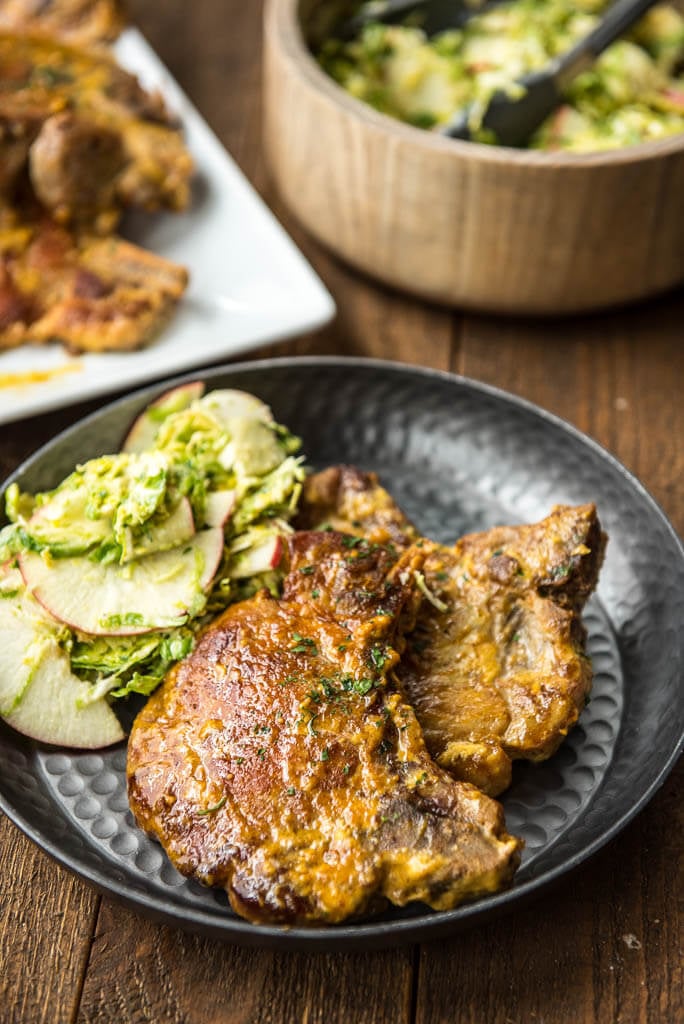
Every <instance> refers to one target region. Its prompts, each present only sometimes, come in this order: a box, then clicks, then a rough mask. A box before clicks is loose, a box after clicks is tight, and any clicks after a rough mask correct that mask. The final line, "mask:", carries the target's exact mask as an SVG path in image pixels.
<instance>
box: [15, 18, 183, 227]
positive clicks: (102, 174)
mask: <svg viewBox="0 0 684 1024" xmlns="http://www.w3.org/2000/svg"><path fill="white" fill-rule="evenodd" d="M55 119H57V120H55ZM0 129H1V130H0V164H1V165H3V166H5V165H9V164H10V160H11V168H12V171H13V175H14V177H11V176H10V174H9V173H8V172H4V173H3V174H1V175H0V181H2V183H3V186H4V188H5V190H7V189H8V188H11V187H14V185H15V184H16V182H17V180H18V175H19V174H20V173H21V172H23V170H24V164H23V163H22V162H21V161H20V160H19V155H20V153H21V146H22V145H23V148H24V150H25V162H26V163H27V170H28V172H29V174H30V178H31V183H32V185H33V189H34V192H35V195H36V197H37V198H38V199H39V200H40V201H41V203H42V204H43V205H44V206H45V208H46V209H48V210H49V211H50V212H51V213H52V215H53V217H55V218H57V219H58V220H61V221H63V222H65V223H66V222H78V223H88V224H89V225H90V226H91V229H93V228H94V229H97V230H98V231H100V232H107V231H109V230H111V228H112V227H113V226H114V225H115V223H116V220H117V219H118V217H119V215H120V213H121V210H122V209H124V208H125V207H129V206H140V207H144V208H145V209H147V210H157V209H162V208H164V209H172V210H182V209H185V207H186V206H187V205H188V202H189V199H190V178H191V175H192V169H193V164H192V158H191V157H190V154H189V153H188V151H187V149H186V148H185V145H184V143H183V140H182V137H181V133H180V130H179V128H178V125H177V124H175V123H174V122H173V121H172V118H171V116H170V114H169V112H168V111H167V109H166V107H165V105H164V103H163V101H162V99H161V97H160V96H159V95H158V94H150V93H148V92H146V91H145V90H144V89H143V88H142V86H141V85H140V84H139V82H138V81H137V79H136V78H135V77H134V76H133V75H131V74H129V73H128V72H127V71H124V70H123V68H120V67H119V66H118V65H117V64H116V62H115V61H114V59H113V57H111V56H110V55H109V54H108V53H106V52H99V51H98V52H93V51H91V50H88V49H83V48H79V47H75V46H70V45H66V44H65V43H63V42H61V41H59V40H56V39H52V38H50V37H48V36H41V35H25V34H22V33H19V32H9V31H2V30H0ZM91 178H92V180H91ZM94 199H97V200H98V201H99V203H100V206H99V207H98V208H96V209H93V202H94ZM82 200H83V201H82Z"/></svg>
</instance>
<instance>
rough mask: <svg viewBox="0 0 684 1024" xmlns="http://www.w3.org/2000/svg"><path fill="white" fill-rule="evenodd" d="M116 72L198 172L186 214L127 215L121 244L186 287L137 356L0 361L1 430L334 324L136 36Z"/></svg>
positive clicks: (288, 248)
mask: <svg viewBox="0 0 684 1024" xmlns="http://www.w3.org/2000/svg"><path fill="white" fill-rule="evenodd" d="M115 50H116V55H117V58H118V60H119V62H120V63H121V64H122V65H123V66H124V67H126V68H127V69H129V70H130V71H132V72H133V73H134V74H136V75H137V76H138V77H139V79H140V80H141V82H142V83H143V85H145V86H146V87H148V88H152V89H155V88H157V89H159V90H160V91H161V92H162V94H163V96H164V97H165V99H166V101H167V102H168V105H169V107H170V108H171V110H172V111H174V112H175V113H177V114H178V115H179V116H180V118H181V120H182V122H183V127H184V131H185V138H186V142H187V145H188V148H189V150H190V152H191V154H192V157H193V159H194V161H195V165H196V169H197V180H196V187H195V189H194V195H193V202H192V204H191V207H190V208H189V210H188V211H187V212H186V213H183V214H170V213H169V214H165V213H161V214H158V215H155V216H154V217H152V216H146V215H139V216H138V215H136V216H131V217H129V218H127V219H126V220H125V222H124V225H123V229H122V234H123V235H125V237H127V238H129V239H130V240H131V241H133V242H137V243H139V244H140V245H143V246H144V247H145V248H148V249H150V250H152V251H153V252H156V253H159V254H161V255H162V256H165V257H167V258H169V259H171V260H174V261H176V262H177V263H181V264H183V265H184V266H186V267H187V268H188V269H189V271H190V285H189V287H188V290H187V292H186V294H185V296H184V298H183V300H182V301H181V303H180V305H179V307H178V310H177V312H176V314H175V315H174V317H173V319H172V320H171V321H170V322H169V324H168V325H167V326H166V328H165V329H164V331H163V332H162V333H161V334H160V336H159V337H158V338H157V339H156V340H155V341H154V342H152V343H151V344H150V345H149V346H148V347H147V348H144V349H141V350H140V351H137V352H127V353H120V354H119V353H102V354H97V355H83V356H78V357H74V356H70V355H69V354H68V353H66V352H65V351H64V349H62V347H61V346H59V345H43V346H34V345H25V346H23V347H21V348H18V349H13V350H11V351H7V352H4V353H0V423H8V422H10V421H12V420H18V419H21V418H23V417H27V416H31V415H35V414H37V413H41V412H47V411H49V410H51V409H55V408H58V407H60V406H64V405H69V404H71V403H74V402H79V401H83V400H85V399H87V398H92V397H94V396H96V395H100V394H104V393H106V392H108V391H113V390H119V389H121V388H126V387H128V386H131V385H136V384H138V383H142V382H144V381H149V380H152V379H154V378H157V377H159V378H161V377H167V376H169V375H171V374H173V373H176V372H180V371H182V370H186V369H189V368H190V367H192V366H193V365H198V364H200V363H201V364H208V363H213V362H221V361H222V360H223V359H227V358H230V357H231V356H235V355H238V354H240V353H242V352H245V351H247V350H249V349H250V348H254V347H256V346H258V345H262V344H264V343H266V342H272V341H278V340H282V339H285V338H287V337H290V336H291V335H293V334H298V333H301V332H304V331H309V330H313V329H315V328H316V327H319V326H321V325H323V324H324V323H326V322H327V321H328V320H330V319H331V318H332V316H334V313H335V305H334V303H333V300H332V298H331V296H330V295H329V293H328V292H327V291H326V289H325V288H324V286H323V285H322V284H321V282H320V280H319V279H318V277H317V276H316V275H315V274H314V272H313V270H312V269H311V267H310V266H309V264H308V263H307V262H306V260H305V259H304V257H303V256H302V255H301V253H300V252H299V250H298V249H297V248H296V246H295V245H294V243H293V242H292V241H291V239H290V238H289V237H288V236H287V234H286V233H285V231H284V230H283V228H282V227H281V226H280V224H279V223H278V221H277V220H276V219H275V217H274V216H273V214H272V213H271V212H270V211H269V210H268V208H267V207H266V206H265V205H264V203H263V202H262V200H261V199H260V198H259V196H258V195H257V193H256V192H255V191H254V189H253V188H252V187H251V185H250V184H249V183H248V182H247V180H246V179H245V177H244V175H243V174H242V172H241V171H240V170H239V169H238V167H237V165H236V164H235V163H234V161H233V160H232V159H231V157H230V156H229V155H228V154H227V153H226V151H225V149H224V148H223V146H222V145H221V143H220V142H219V140H218V139H217V138H216V136H215V135H214V134H213V132H212V131H211V130H210V128H209V127H208V125H207V124H206V122H205V121H204V120H203V119H202V118H201V117H200V115H199V114H198V112H197V111H196V110H195V108H194V107H193V106H192V104H191V103H190V101H189V100H188V98H187V97H186V96H185V95H184V93H183V92H182V91H181V89H180V88H179V87H178V85H177V84H176V82H175V81H174V79H173V78H172V77H171V75H170V73H169V72H168V71H167V69H166V68H165V67H164V65H163V64H162V63H161V61H160V60H159V58H158V57H157V56H156V54H155V53H154V52H153V50H152V49H151V48H150V47H149V46H148V44H147V43H146V42H145V40H144V39H143V37H142V36H141V35H140V33H139V32H138V31H137V30H136V29H127V30H126V31H125V32H124V33H123V35H122V36H121V38H120V39H119V41H118V43H117V44H116V48H115Z"/></svg>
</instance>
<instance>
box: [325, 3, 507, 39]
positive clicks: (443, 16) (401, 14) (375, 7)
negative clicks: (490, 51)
mask: <svg viewBox="0 0 684 1024" xmlns="http://www.w3.org/2000/svg"><path fill="white" fill-rule="evenodd" d="M503 2H504V0H489V2H477V0H473V2H471V3H468V2H467V0H371V2H369V3H365V4H363V6H362V8H361V9H360V10H359V11H357V12H356V14H354V15H352V17H350V18H345V19H344V20H343V21H341V22H339V24H337V25H336V26H335V31H334V35H335V38H336V39H344V40H347V39H354V38H355V37H356V36H357V35H358V34H359V32H360V31H361V30H362V29H363V28H364V27H365V26H366V25H370V24H371V23H372V22H378V21H379V22H382V24H383V25H394V24H396V23H397V22H401V21H404V20H405V19H407V18H410V17H412V16H413V15H415V23H416V24H417V25H418V27H419V28H421V29H422V30H423V32H425V34H426V35H428V36H434V35H437V33H438V32H445V31H446V30H447V29H450V28H459V27H460V26H461V25H464V24H465V23H466V21H468V19H469V18H472V17H473V15H474V14H480V13H481V12H482V11H484V10H485V9H486V8H489V7H494V6H495V5H496V4H497V3H503Z"/></svg>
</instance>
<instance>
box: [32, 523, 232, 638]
mask: <svg viewBox="0 0 684 1024" xmlns="http://www.w3.org/2000/svg"><path fill="white" fill-rule="evenodd" d="M222 554H223V530H221V529H218V528H213V529H209V530H202V531H201V532H200V533H197V534H195V536H194V537H192V538H191V539H190V540H189V541H188V542H187V544H185V545H184V546H183V547H180V548H174V549H173V550H171V551H163V552H159V553H158V554H154V555H147V556H146V557H145V558H140V559H137V560H136V561H134V562H129V563H127V564H126V565H113V564H107V565H103V564H101V563H99V562H93V561H91V560H90V559H88V558H57V559H49V558H48V559H46V558H45V557H43V556H42V555H40V554H37V553H36V552H33V551H26V552H23V553H22V554H21V556H20V558H19V567H20V569H21V574H22V576H23V578H24V581H25V583H26V585H27V587H28V588H29V590H30V591H31V593H32V594H33V596H34V597H35V599H36V600H37V601H38V602H39V603H40V604H41V605H42V606H43V607H44V608H45V609H47V611H48V612H49V613H50V615H52V616H54V618H56V619H58V620H59V621H60V622H63V623H65V624H66V625H67V626H69V627H70V628H71V629H75V630H78V631H80V632H81V633H87V634H91V635H92V636H132V635H137V634H141V633H150V632H153V631H155V630H161V629H171V628H173V627H174V626H180V625H182V624H183V623H184V622H185V621H186V620H187V618H188V615H190V614H195V611H196V608H197V605H198V603H199V604H201V602H202V598H203V594H204V591H205V590H206V589H207V588H208V587H209V584H210V583H211V581H212V579H213V578H214V576H215V574H216V570H217V569H218V566H219V563H220V561H221V556H222Z"/></svg>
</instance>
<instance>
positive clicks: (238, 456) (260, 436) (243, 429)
mask: <svg viewBox="0 0 684 1024" xmlns="http://www.w3.org/2000/svg"><path fill="white" fill-rule="evenodd" d="M226 431H227V432H228V435H229V436H230V441H229V442H228V444H227V445H226V446H225V448H224V449H223V451H222V452H221V454H220V455H219V462H220V463H221V465H222V466H223V467H224V468H225V469H234V470H235V471H236V472H237V473H238V475H239V476H240V477H243V478H253V477H259V476H265V475H266V473H270V472H271V470H273V469H275V468H276V466H279V465H280V463H281V462H282V461H283V458H284V453H283V448H282V445H281V444H280V442H279V441H278V438H277V437H276V435H275V433H274V432H273V428H272V427H270V426H269V425H268V424H267V423H264V422H263V421H262V420H246V419H235V420H233V421H232V423H228V424H226Z"/></svg>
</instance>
